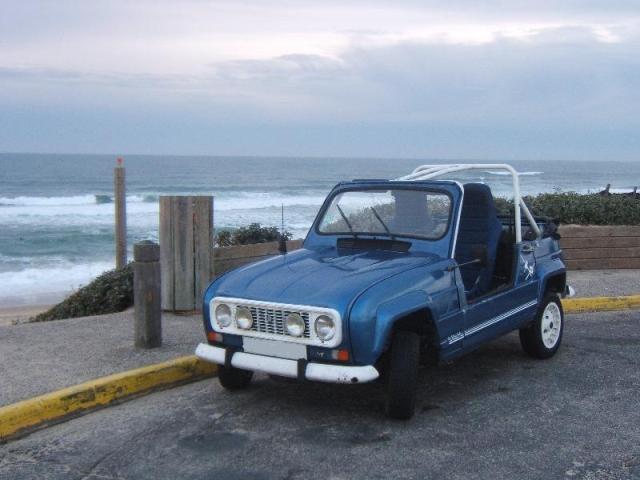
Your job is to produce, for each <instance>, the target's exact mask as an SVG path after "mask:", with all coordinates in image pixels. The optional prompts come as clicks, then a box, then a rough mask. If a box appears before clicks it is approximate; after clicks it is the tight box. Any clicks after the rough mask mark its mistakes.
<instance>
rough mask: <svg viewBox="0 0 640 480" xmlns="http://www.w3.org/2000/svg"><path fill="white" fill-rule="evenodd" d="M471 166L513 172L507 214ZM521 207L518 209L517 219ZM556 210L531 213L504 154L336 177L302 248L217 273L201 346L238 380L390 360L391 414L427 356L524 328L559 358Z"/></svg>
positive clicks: (344, 372) (404, 400) (526, 338)
mask: <svg viewBox="0 0 640 480" xmlns="http://www.w3.org/2000/svg"><path fill="white" fill-rule="evenodd" d="M466 170H483V171H497V170H500V171H503V172H506V173H508V174H510V175H511V177H512V185H513V200H514V203H513V210H512V214H511V215H508V216H505V217H501V216H500V215H498V213H497V211H496V207H495V205H494V198H493V196H492V193H491V190H490V189H489V187H488V186H486V185H485V184H483V183H467V184H464V185H462V184H460V183H459V182H457V181H453V180H446V179H442V177H446V176H447V175H448V174H453V173H457V172H463V171H466ZM521 217H524V218H521ZM558 238H559V236H558V234H557V233H556V228H555V225H553V223H551V222H546V221H542V220H540V219H536V218H534V217H533V216H532V215H531V213H530V212H529V210H528V209H527V207H526V205H525V204H524V202H523V201H522V199H521V197H520V187H519V178H518V174H517V172H516V171H515V170H514V169H513V168H512V167H511V166H509V165H503V164H490V165H433V166H429V165H424V166H421V167H418V168H417V169H416V170H414V172H413V173H411V174H410V175H407V176H405V177H402V178H400V179H397V180H354V181H350V182H343V183H340V184H338V185H337V186H336V187H335V188H334V189H333V190H332V191H331V193H330V194H329V196H328V197H327V199H326V200H325V202H324V204H323V206H322V208H321V209H320V212H319V213H318V216H317V218H316V219H315V221H314V223H313V225H312V227H311V229H310V231H309V233H308V235H307V237H306V239H305V241H304V244H303V248H302V249H300V250H296V251H294V252H291V253H287V254H283V255H279V256H277V257H273V258H270V259H268V260H264V261H261V262H258V263H254V264H252V265H248V266H245V267H241V268H238V269H236V270H233V271H231V272H229V273H227V274H225V275H222V276H221V277H219V278H217V279H216V280H215V281H214V282H212V283H211V285H210V286H209V287H208V289H207V290H206V293H205V296H204V309H203V311H204V327H205V330H206V335H207V343H202V344H200V345H199V346H198V348H197V350H196V354H197V355H198V356H199V357H200V358H202V359H204V360H206V361H209V362H214V363H217V364H219V366H220V367H219V380H220V383H221V384H222V385H223V386H224V387H225V388H227V389H230V390H234V389H241V388H244V387H246V386H247V385H248V384H249V382H250V381H251V378H252V375H253V372H254V371H260V372H266V373H269V374H273V375H278V376H285V377H292V378H298V379H300V380H310V381H319V382H338V383H360V382H370V381H372V380H375V379H376V378H378V377H379V376H380V374H381V372H382V371H385V373H386V375H385V377H386V382H387V389H388V391H387V412H388V414H389V415H390V416H391V417H394V418H409V417H411V416H412V415H413V412H414V405H415V396H416V381H417V371H418V366H419V364H420V362H421V361H429V360H431V361H433V360H434V359H435V360H440V361H442V360H449V359H452V358H455V357H458V356H460V355H463V354H465V353H467V352H469V351H471V350H473V349H475V348H477V347H478V346H480V345H482V344H484V343H486V342H488V341H490V340H493V339H495V338H496V337H499V336H501V335H504V334H506V333H509V332H511V331H513V330H516V329H519V331H520V340H521V344H522V347H523V348H524V350H525V352H526V353H528V354H529V355H531V356H533V357H536V358H548V357H551V356H552V355H553V354H554V353H555V352H556V351H557V350H558V348H559V346H560V342H561V340H562V331H563V325H564V322H563V311H562V304H561V303H560V297H561V296H563V295H565V292H566V291H568V287H567V286H566V270H565V265H564V263H563V260H562V252H561V250H560V248H559V245H558Z"/></svg>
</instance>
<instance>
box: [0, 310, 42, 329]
mask: <svg viewBox="0 0 640 480" xmlns="http://www.w3.org/2000/svg"><path fill="white" fill-rule="evenodd" d="M50 307H51V305H24V306H19V307H0V325H12V324H16V323H25V322H28V321H29V319H30V318H31V317H33V316H35V315H38V314H39V313H42V312H44V311H46V310H48V309H49V308H50Z"/></svg>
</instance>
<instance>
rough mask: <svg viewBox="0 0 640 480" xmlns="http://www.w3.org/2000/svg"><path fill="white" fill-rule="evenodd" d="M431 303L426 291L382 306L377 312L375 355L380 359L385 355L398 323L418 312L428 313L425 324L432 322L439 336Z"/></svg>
mask: <svg viewBox="0 0 640 480" xmlns="http://www.w3.org/2000/svg"><path fill="white" fill-rule="evenodd" d="M431 303H432V302H431V298H430V296H429V295H427V294H426V293H425V292H424V291H413V292H409V293H406V294H404V295H402V296H400V297H396V298H394V299H392V300H390V301H388V302H385V303H382V304H380V305H379V307H378V310H377V312H376V328H375V341H374V344H373V354H374V355H376V357H379V356H380V355H381V354H382V353H383V351H384V348H385V345H386V344H387V342H388V340H389V339H390V337H391V332H392V331H393V328H394V326H395V325H396V323H397V322H398V321H399V320H400V319H402V318H404V317H406V316H408V315H411V314H412V313H415V312H417V311H421V310H426V312H428V313H427V315H428V317H425V318H424V322H425V323H427V322H429V320H432V324H433V327H434V328H435V329H436V332H435V333H436V335H438V332H437V328H438V327H437V324H438V322H437V321H436V319H435V318H434V315H435V312H434V311H433V309H432V308H431Z"/></svg>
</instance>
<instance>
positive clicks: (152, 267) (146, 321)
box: [133, 240, 162, 348]
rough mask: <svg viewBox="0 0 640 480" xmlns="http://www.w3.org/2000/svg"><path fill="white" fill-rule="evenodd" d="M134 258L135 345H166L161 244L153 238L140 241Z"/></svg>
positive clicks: (135, 248) (141, 346) (142, 346)
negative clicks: (163, 321) (163, 317)
mask: <svg viewBox="0 0 640 480" xmlns="http://www.w3.org/2000/svg"><path fill="white" fill-rule="evenodd" d="M133 259H134V264H133V302H134V308H135V312H134V317H135V345H136V347H140V348H155V347H159V346H161V345H162V317H161V315H162V310H161V309H160V304H161V297H160V284H161V281H160V261H159V260H160V246H159V245H158V244H157V243H154V242H152V241H150V240H145V241H142V242H139V243H136V244H135V245H134V246H133Z"/></svg>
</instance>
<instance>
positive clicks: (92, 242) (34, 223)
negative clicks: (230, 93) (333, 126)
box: [0, 154, 640, 307]
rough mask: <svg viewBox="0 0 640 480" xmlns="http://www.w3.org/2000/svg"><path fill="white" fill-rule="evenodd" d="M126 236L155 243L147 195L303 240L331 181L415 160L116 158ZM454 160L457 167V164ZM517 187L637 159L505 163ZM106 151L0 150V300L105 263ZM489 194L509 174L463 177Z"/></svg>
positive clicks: (605, 174)
mask: <svg viewBox="0 0 640 480" xmlns="http://www.w3.org/2000/svg"><path fill="white" fill-rule="evenodd" d="M124 158H125V167H126V169H127V170H126V175H127V228H128V243H129V247H130V249H131V246H132V245H133V243H135V242H137V241H139V240H143V239H152V240H157V238H158V196H159V195H164V194H172V195H179V194H198V195H214V196H215V200H214V222H215V225H216V228H232V227H239V226H243V225H247V224H249V223H252V222H259V223H261V224H263V225H277V226H279V225H280V212H281V206H282V205H284V211H285V228H286V229H287V230H288V231H290V232H292V233H293V234H294V236H295V237H296V238H300V237H304V235H305V234H306V230H307V229H308V228H309V226H310V224H311V222H312V221H313V218H314V216H315V214H316V212H317V210H318V208H319V206H320V205H321V203H322V201H323V199H324V197H325V196H326V194H327V193H328V192H329V190H330V189H331V187H332V186H333V185H335V184H336V183H337V182H339V181H341V180H348V179H353V178H397V177H399V176H401V175H405V174H407V173H409V172H410V171H411V170H413V168H415V167H416V166H418V165H420V164H422V163H452V162H442V161H438V160H431V161H426V160H424V161H420V160H415V159H363V158H358V159H352V158H340V159H336V158H277V157H186V156H141V155H132V156H126V155H125V156H124ZM458 162H464V160H459V161H458ZM510 163H511V164H512V165H513V166H514V167H515V168H516V169H517V170H518V171H519V172H521V175H522V177H521V184H522V190H523V193H524V194H535V193H539V192H550V191H578V192H584V193H586V192H596V191H600V190H601V189H603V188H604V186H605V185H606V184H607V183H611V185H612V190H614V189H617V190H619V191H622V190H625V191H629V190H631V189H632V188H633V187H634V186H636V185H639V186H640V162H553V161H527V162H522V161H520V162H510ZM114 166H115V156H114V155H45V154H0V307H6V306H17V305H26V304H44V303H52V302H56V301H58V300H60V299H62V298H63V297H64V296H65V295H66V294H68V293H69V292H71V291H73V290H74V289H77V288H78V287H80V286H82V285H84V284H86V283H87V282H89V281H90V280H91V279H92V278H94V277H95V276H96V275H98V274H100V273H101V272H103V271H105V270H108V269H110V268H113V264H114V255H115V248H114V236H113V230H114V228H113V210H114V206H113V201H112V197H113V167H114ZM471 178H475V179H478V180H481V181H485V182H487V183H489V184H490V185H491V186H492V188H493V190H494V192H496V194H498V195H504V194H506V193H507V192H508V191H509V178H508V177H506V176H503V175H496V174H492V173H489V172H478V173H476V174H474V175H473V177H466V178H463V179H462V180H465V179H471Z"/></svg>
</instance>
